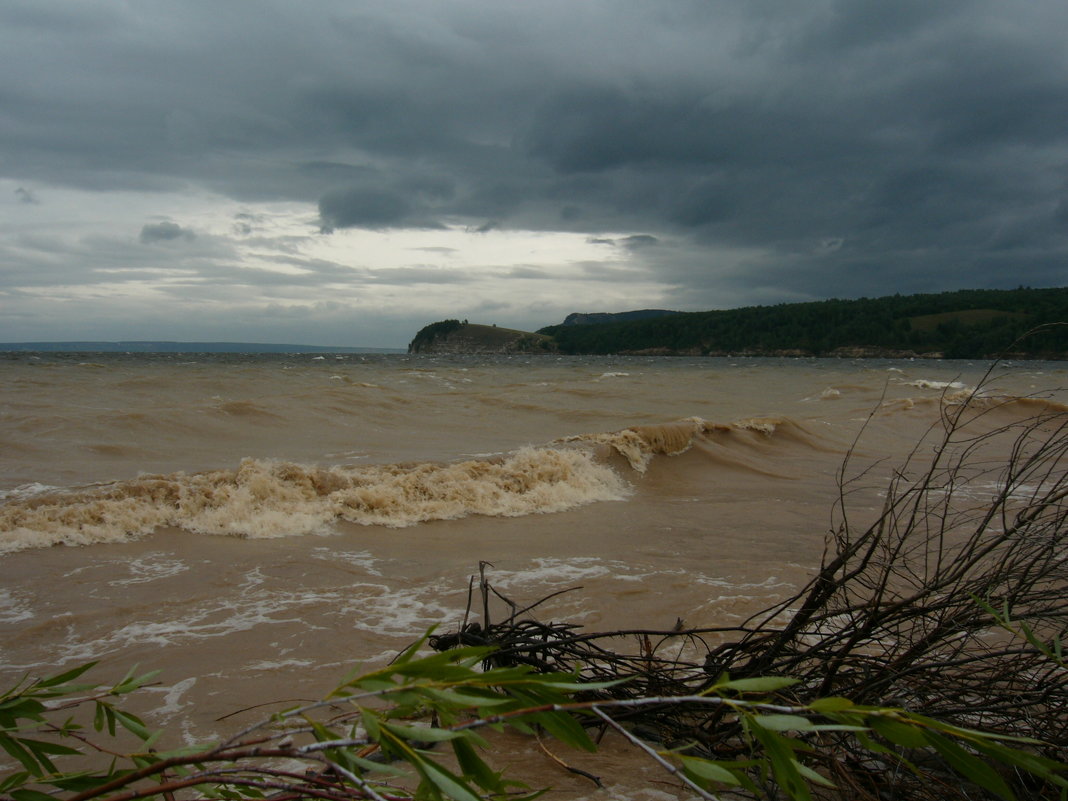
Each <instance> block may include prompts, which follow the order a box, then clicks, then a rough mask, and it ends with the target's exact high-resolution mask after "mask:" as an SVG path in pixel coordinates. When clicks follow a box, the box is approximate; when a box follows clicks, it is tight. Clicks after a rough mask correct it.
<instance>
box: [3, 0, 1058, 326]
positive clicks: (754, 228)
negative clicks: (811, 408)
mask: <svg viewBox="0 0 1068 801" xmlns="http://www.w3.org/2000/svg"><path fill="white" fill-rule="evenodd" d="M1066 31H1068V3H1066V2H1065V1H1064V0H1027V2H1016V3H1012V2H1005V0H937V2H935V1H934V0H805V2H797V0H746V1H745V2H739V1H738V0H655V2H652V1H650V0H614V1H612V2H609V1H608V0H604V1H602V0H559V2H557V0H377V1H376V2H370V1H369V0H302V1H301V2H294V1H293V0H225V2H223V1H222V0H203V1H201V0H165V1H164V0H125V1H124V0H67V1H66V2H61V1H59V0H0V66H2V69H0V341H25V340H69V339H105V340H111V339H178V340H201V341H205V340H234V341H261V342H262V341H268V342H301V343H306V344H335V345H364V346H379V347H390V346H401V347H403V346H404V345H406V344H407V342H408V341H409V340H410V339H411V337H412V335H413V334H414V333H415V331H416V330H418V328H420V327H421V326H422V325H424V324H426V323H428V322H432V321H434V320H438V319H441V318H443V317H461V318H469V319H470V320H471V321H472V322H483V323H497V324H499V325H503V326H508V327H514V328H524V329H533V328H538V327H541V326H543V325H549V324H553V323H557V322H560V321H561V320H562V319H563V317H564V316H565V315H566V314H567V313H569V312H572V311H587V312H588V311H623V310H626V309H635V308H647V307H656V308H673V309H681V310H703V309H713V308H729V307H735V306H744V305H754V304H766V303H779V302H784V301H802V300H813V299H822V298H828V297H842V298H851V297H860V296H869V297H870V296H878V295H884V294H893V293H894V292H901V293H911V292H929V291H941V290H950V289H959V288H1009V287H1015V286H1018V285H1020V284H1024V285H1030V286H1036V287H1043V286H1056V285H1062V284H1066V283H1068V280H1066V269H1068V259H1066V256H1068V47H1065V33H1066Z"/></svg>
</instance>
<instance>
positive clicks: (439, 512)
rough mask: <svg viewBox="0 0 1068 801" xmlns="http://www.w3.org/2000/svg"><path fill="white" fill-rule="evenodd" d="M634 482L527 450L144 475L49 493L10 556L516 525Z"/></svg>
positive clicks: (18, 521) (27, 503) (10, 524)
mask: <svg viewBox="0 0 1068 801" xmlns="http://www.w3.org/2000/svg"><path fill="white" fill-rule="evenodd" d="M628 491H629V488H628V485H627V483H626V482H625V481H624V480H623V479H622V478H621V477H620V476H619V475H618V474H616V473H615V472H614V471H613V470H612V469H611V468H610V467H608V466H607V465H605V464H601V463H599V462H598V461H597V460H595V459H594V458H593V456H592V454H590V453H588V452H585V451H582V450H579V449H574V448H533V447H528V448H522V449H520V450H518V451H516V452H515V453H513V454H510V455H508V456H505V457H502V458H497V459H480V460H471V461H464V462H456V463H452V464H429V463H424V464H416V465H378V466H361V467H311V466H305V465H299V464H294V463H291V462H282V461H271V460H260V459H245V460H243V461H242V462H241V464H240V465H239V466H238V468H237V469H236V470H216V471H211V472H205V473H194V474H185V473H174V474H171V475H153V476H141V477H139V478H136V479H132V480H129V481H121V482H116V483H113V484H108V485H104V486H99V487H90V488H84V489H80V490H66V491H59V492H56V491H47V492H43V493H41V494H37V495H33V496H32V497H22V498H18V499H16V500H13V501H10V502H8V503H7V504H6V505H4V506H2V507H0V530H2V532H3V533H2V534H0V552H5V551H15V550H22V549H26V548H37V547H47V546H50V545H58V544H65V545H88V544H92V543H101V542H121V541H124V540H127V539H130V538H133V537H138V536H142V535H145V534H148V533H150V532H151V531H153V530H155V529H157V528H160V527H163V526H173V527H177V528H181V529H185V530H187V531H192V532H196V533H200V534H215V535H225V536H234V537H247V538H251V539H260V538H269V537H284V536H295V535H301V534H314V533H329V531H330V526H331V524H333V523H335V522H337V521H347V522H351V523H356V524H362V525H378V526H391V527H403V526H411V525H414V524H417V523H421V522H425V521H430V520H449V519H455V518H461V517H466V516H468V515H495V516H502V517H516V516H520V515H528V514H535V513H540V512H558V511H564V510H566V509H571V508H574V507H576V506H579V505H582V504H587V503H592V502H595V501H608V500H622V499H623V498H624V497H626V495H627V494H628Z"/></svg>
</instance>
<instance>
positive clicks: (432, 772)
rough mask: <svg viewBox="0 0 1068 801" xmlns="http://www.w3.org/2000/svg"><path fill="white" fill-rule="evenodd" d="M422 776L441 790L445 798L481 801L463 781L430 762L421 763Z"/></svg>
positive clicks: (456, 800) (461, 800)
mask: <svg viewBox="0 0 1068 801" xmlns="http://www.w3.org/2000/svg"><path fill="white" fill-rule="evenodd" d="M421 772H422V774H423V775H424V776H425V777H426V778H427V779H429V780H430V781H431V782H433V783H434V785H435V786H436V787H437V788H438V789H439V790H441V792H443V793H444V794H445V795H446V796H447V797H449V798H452V799H455V801H482V799H481V798H479V796H478V794H477V793H475V791H474V790H472V789H471V788H470V787H469V786H468V785H467V783H466V782H464V781H463V779H461V778H459V777H458V776H454V775H453V774H451V773H449V771H447V770H445V768H443V767H442V766H441V765H439V764H438V763H436V762H432V761H430V760H426V761H424V762H423V763H422V769H421Z"/></svg>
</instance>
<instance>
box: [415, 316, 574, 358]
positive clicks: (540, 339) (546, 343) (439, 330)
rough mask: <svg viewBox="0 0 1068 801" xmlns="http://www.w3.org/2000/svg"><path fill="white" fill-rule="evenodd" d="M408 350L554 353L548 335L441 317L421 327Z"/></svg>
mask: <svg viewBox="0 0 1068 801" xmlns="http://www.w3.org/2000/svg"><path fill="white" fill-rule="evenodd" d="M408 352H409V353H555V352H556V344H555V343H554V342H553V339H552V337H549V336H546V335H544V334H535V333H531V332H530V331H517V330H516V329H513V328H498V327H497V326H495V325H479V324H477V323H469V322H467V320H464V321H463V322H460V321H459V320H441V321H439V322H436V323H431V324H430V325H427V326H424V327H423V328H422V329H420V331H419V333H417V334H416V335H415V338H414V339H412V341H411V343H410V344H409V345H408Z"/></svg>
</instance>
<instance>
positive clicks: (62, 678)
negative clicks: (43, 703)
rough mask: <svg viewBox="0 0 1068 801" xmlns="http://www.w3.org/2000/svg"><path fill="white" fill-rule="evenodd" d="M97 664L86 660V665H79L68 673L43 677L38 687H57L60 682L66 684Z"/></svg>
mask: <svg viewBox="0 0 1068 801" xmlns="http://www.w3.org/2000/svg"><path fill="white" fill-rule="evenodd" d="M96 664H97V663H96V662H86V663H85V664H84V665H79V666H78V667H76V668H73V669H71V670H68V671H67V672H66V673H60V674H58V675H55V676H51V677H49V678H47V679H41V680H40V681H38V682H37V686H38V687H55V686H56V685H59V684H66V683H67V682H69V681H73V680H74V679H76V678H78V677H79V676H81V675H82V674H83V673H85V672H86V671H87V670H89V669H91V668H93V667H94V666H95V665H96ZM90 686H93V687H95V686H96V685H95V684H94V685H90Z"/></svg>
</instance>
